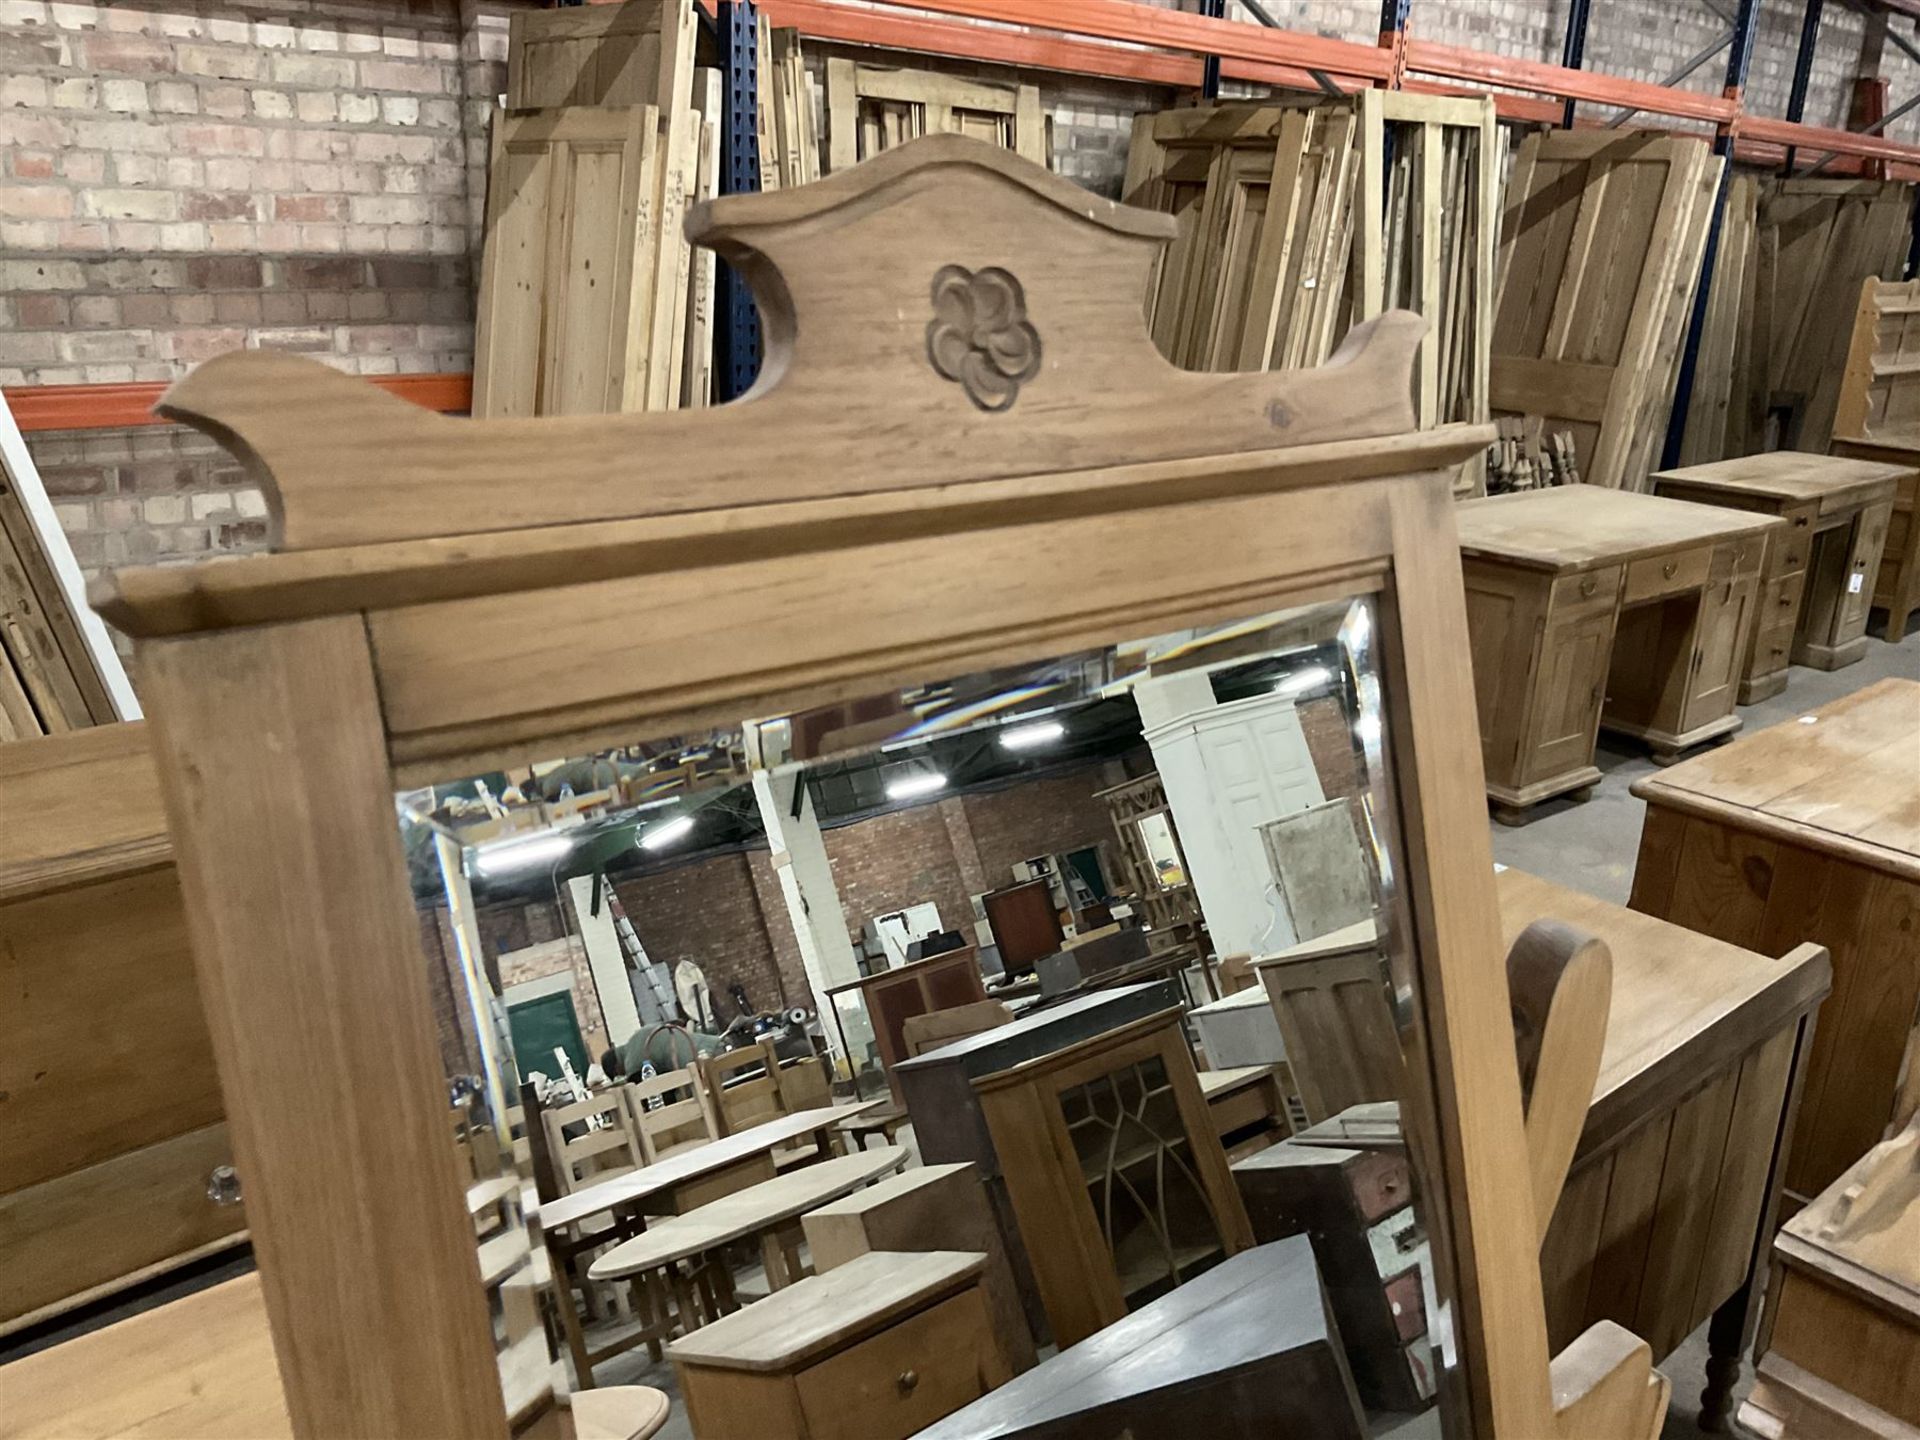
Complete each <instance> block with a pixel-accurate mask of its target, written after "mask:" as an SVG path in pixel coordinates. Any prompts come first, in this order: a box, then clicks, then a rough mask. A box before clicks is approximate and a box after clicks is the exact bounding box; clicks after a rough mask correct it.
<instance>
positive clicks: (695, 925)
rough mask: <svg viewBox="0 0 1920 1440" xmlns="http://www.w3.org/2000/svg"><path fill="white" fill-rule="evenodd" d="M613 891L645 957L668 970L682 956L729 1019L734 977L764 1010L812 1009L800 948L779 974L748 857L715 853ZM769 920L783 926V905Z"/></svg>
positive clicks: (620, 884) (621, 884) (622, 883)
mask: <svg viewBox="0 0 1920 1440" xmlns="http://www.w3.org/2000/svg"><path fill="white" fill-rule="evenodd" d="M764 857H765V852H764V851H763V852H761V858H762V860H763V861H764ZM614 890H615V891H616V892H617V893H618V894H619V896H620V903H621V904H622V905H623V906H625V907H626V911H627V918H628V919H629V920H631V921H632V922H633V928H634V931H635V932H636V933H637V934H638V935H639V936H640V943H641V944H642V945H643V946H645V947H646V951H647V954H648V956H649V957H651V958H652V959H654V960H656V961H659V962H661V963H662V964H664V965H666V966H667V968H668V970H669V971H671V970H672V968H673V967H674V966H675V965H677V964H679V963H680V961H682V960H693V961H695V962H696V963H697V964H698V965H699V966H700V968H701V969H702V970H703V971H705V972H706V976H707V984H708V985H710V986H712V987H713V994H714V999H715V1001H716V1003H717V1004H718V1005H719V1006H720V1007H721V1008H722V1010H723V1011H724V1012H725V1013H726V1014H727V1015H728V1016H729V1017H730V1016H731V1015H732V1014H733V1001H732V999H731V998H730V997H729V994H728V989H727V987H728V986H729V985H731V984H733V983H734V982H735V981H738V982H739V983H740V984H741V985H742V986H744V987H745V988H746V992H747V998H748V999H749V1000H751V1001H752V1002H753V1004H754V1005H755V1006H756V1007H757V1008H759V1009H761V1010H775V1009H785V1008H786V1007H787V1006H788V1005H807V1006H809V1007H811V1005H812V1000H811V996H810V992H809V991H808V989H807V981H806V976H805V974H804V972H802V971H801V969H800V967H799V964H798V952H797V950H796V951H795V963H794V967H793V970H792V972H791V974H783V973H782V972H781V967H780V963H779V960H778V958H777V957H776V955H775V953H774V947H773V941H772V937H771V936H770V934H769V929H770V926H769V924H768V917H766V916H765V915H764V914H763V913H762V912H761V908H760V897H759V892H758V891H757V890H756V889H755V886H754V880H753V874H752V861H751V859H750V858H749V857H748V856H747V855H744V854H728V855H715V856H712V857H709V858H707V859H704V860H695V861H692V862H691V863H689V864H685V865H676V866H674V867H673V868H672V869H669V870H660V871H656V872H654V873H653V874H650V875H643V876H639V877H637V878H632V879H625V880H618V881H616V882H615V883H614ZM774 920H775V923H777V924H779V925H781V926H783V927H785V926H786V923H787V918H786V910H785V909H784V907H783V908H782V909H780V910H779V911H778V912H777V913H776V915H775V916H774Z"/></svg>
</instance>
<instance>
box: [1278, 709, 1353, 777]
mask: <svg viewBox="0 0 1920 1440" xmlns="http://www.w3.org/2000/svg"><path fill="white" fill-rule="evenodd" d="M1293 709H1294V713H1295V714H1296V715H1298V716H1299V717H1300V732H1301V734H1302V735H1303V736H1304V737H1305V738H1306V742H1307V753H1308V754H1309V755H1311V756H1312V757H1313V768H1314V771H1315V773H1316V774H1318V775H1319V777H1320V789H1321V792H1322V793H1323V794H1325V795H1326V797H1327V799H1329V800H1334V799H1337V798H1339V797H1340V796H1342V795H1353V794H1356V793H1358V791H1359V789H1360V762H1359V760H1358V758H1357V757H1356V756H1355V755H1354V753H1353V727H1352V725H1351V724H1349V723H1348V720H1347V712H1346V707H1345V706H1344V705H1343V704H1342V703H1341V702H1340V701H1339V700H1337V699H1335V698H1334V697H1333V696H1331V695H1323V696H1321V697H1319V698H1318V699H1314V700H1303V701H1302V702H1301V703H1300V704H1298V705H1296V706H1294V707H1293Z"/></svg>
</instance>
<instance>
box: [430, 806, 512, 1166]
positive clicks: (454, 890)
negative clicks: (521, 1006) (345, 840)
mask: <svg viewBox="0 0 1920 1440" xmlns="http://www.w3.org/2000/svg"><path fill="white" fill-rule="evenodd" d="M433 849H434V855H435V858H437V859H438V860H439V862H440V880H441V883H442V884H443V885H445V887H446V891H447V909H448V912H449V914H450V915H451V917H452V921H453V948H454V951H455V952H456V953H457V954H458V956H459V959H460V979H461V981H462V982H463V983H462V985H461V987H460V988H461V990H462V992H463V994H464V996H465V999H466V1002H467V1014H468V1016H469V1018H471V1019H472V1021H473V1038H474V1040H475V1042H476V1043H478V1045H479V1046H480V1067H481V1069H482V1070H483V1071H484V1072H485V1074H484V1075H483V1076H482V1077H481V1078H482V1079H484V1080H485V1081H486V1083H487V1108H488V1109H489V1110H490V1111H491V1112H492V1114H493V1120H494V1124H495V1126H496V1128H497V1129H498V1131H499V1134H500V1138H501V1139H502V1140H503V1141H504V1140H508V1139H510V1138H511V1137H510V1136H509V1135H508V1133H507V1106H508V1105H509V1104H514V1103H517V1102H518V1100H519V1098H520V1096H519V1087H518V1086H517V1085H516V1086H515V1087H514V1089H513V1092H512V1093H511V1094H509V1092H508V1085H509V1083H510V1082H511V1080H512V1078H513V1077H511V1076H510V1075H509V1074H508V1069H509V1059H510V1057H511V1056H512V1054H513V1046H512V1042H511V1040H510V1039H505V1038H503V1037H502V1035H501V1033H500V1032H501V1030H502V1029H504V1028H505V1027H504V1025H497V1024H496V1012H497V1011H498V1010H499V1007H498V1006H497V1004H496V1003H495V1002H496V1001H497V1000H498V998H499V997H498V996H496V995H495V994H494V992H493V985H492V984H491V982H489V981H488V979H487V967H486V965H485V964H484V963H483V961H482V959H481V954H480V923H479V920H478V919H477V918H476V917H475V914H474V908H473V886H472V885H470V884H469V883H468V882H467V872H466V868H465V866H463V865H462V864H461V849H460V842H459V841H457V840H455V839H454V838H453V837H452V836H450V835H443V834H441V833H440V832H439V831H437V830H436V831H435V832H434V836H433ZM502 1015H503V1012H502Z"/></svg>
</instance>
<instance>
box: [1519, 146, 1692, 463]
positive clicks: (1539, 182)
mask: <svg viewBox="0 0 1920 1440" xmlns="http://www.w3.org/2000/svg"><path fill="white" fill-rule="evenodd" d="M1724 165H1725V162H1724V161H1723V160H1721V159H1720V158H1718V157H1716V156H1714V155H1712V154H1711V153H1710V152H1709V150H1708V148H1707V146H1706V144H1705V142H1703V141H1700V140H1694V139H1689V138H1685V137H1681V136H1670V135H1662V134H1657V133H1653V132H1622V131H1614V130H1602V131H1567V130H1556V131H1550V132H1546V133H1542V134H1535V135H1530V136H1528V137H1527V138H1526V139H1525V140H1524V141H1522V142H1521V144H1520V147H1519V149H1518V150H1517V151H1516V152H1515V154H1514V160H1513V167H1512V170H1511V172H1510V173H1509V175H1508V177H1507V199H1506V213H1505V216H1504V219H1503V222H1502V226H1501V234H1500V252H1501V253H1500V274H1501V281H1500V296H1499V304H1498V307H1497V310H1496V313H1495V318H1494V326H1493V381H1492V388H1493V409H1494V413H1495V414H1499V415H1524V416H1537V417H1539V418H1540V419H1541V420H1542V421H1543V422H1544V424H1545V426H1546V428H1547V429H1548V430H1549V431H1566V432H1569V433H1570V434H1571V435H1572V437H1573V442H1574V449H1575V453H1576V456H1577V465H1578V469H1579V471H1580V474H1581V476H1582V478H1583V479H1585V481H1586V482H1587V483H1588V484H1592V485H1604V486H1607V487H1608V488H1610V489H1616V490H1617V489H1629V490H1640V489H1644V488H1645V487H1646V482H1647V476H1648V474H1649V473H1650V472H1651V470H1652V469H1653V468H1654V466H1655V464H1656V463H1657V461H1658V459H1659V455H1660V447H1661V445H1662V444H1663V442H1664V441H1665V438H1666V431H1667V422H1668V419H1669V418H1670V416H1671V413H1672V406H1673V392H1674V384H1675V380H1676V377H1677V375H1678V372H1679V367H1680V359H1681V354H1682V351H1683V349H1684V347H1685V342H1686V333H1687V325H1688V321H1689V319H1690V318H1691V315H1692V311H1693V300H1694V293H1695V290H1696V289H1697V287H1698V285H1699V280H1700V270H1701V262H1702V260H1703V258H1704V255H1705V250H1706V243H1707V234H1708V229H1709V226H1710V224H1711V221H1712V217H1713V208H1714V205H1715V203H1716V200H1717V197H1718V195H1719V190H1720V176H1721V171H1722V169H1723V168H1724Z"/></svg>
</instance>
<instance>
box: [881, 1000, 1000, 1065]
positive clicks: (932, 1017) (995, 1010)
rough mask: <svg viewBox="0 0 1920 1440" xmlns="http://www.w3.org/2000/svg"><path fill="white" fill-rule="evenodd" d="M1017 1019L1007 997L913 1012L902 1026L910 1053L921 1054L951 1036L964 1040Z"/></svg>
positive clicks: (939, 1044) (951, 1038)
mask: <svg viewBox="0 0 1920 1440" xmlns="http://www.w3.org/2000/svg"><path fill="white" fill-rule="evenodd" d="M1012 1023H1013V1011H1012V1010H1011V1009H1010V1008H1009V1007H1008V1005H1007V1002H1006V1001H1004V1000H975V1001H973V1002H972V1003H971V1004H967V1005H954V1006H951V1007H950V1008H948V1009H945V1010H929V1011H928V1012H927V1013H926V1014H924V1015H909V1016H908V1017H907V1018H906V1020H905V1022H904V1023H903V1024H902V1025H901V1027H900V1033H901V1036H902V1038H903V1039H904V1040H905V1041H906V1046H907V1054H909V1055H919V1054H922V1053H924V1052H926V1051H928V1050H934V1049H938V1048H939V1047H940V1046H942V1045H945V1044H946V1043H947V1042H948V1041H950V1040H964V1039H965V1038H966V1037H967V1036H969V1035H978V1034H979V1033H980V1032H981V1031H982V1030H994V1029H997V1028H999V1027H1000V1026H1002V1025H1011V1024H1012Z"/></svg>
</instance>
